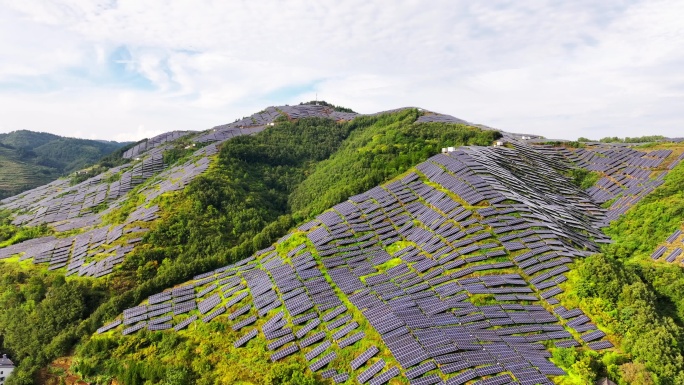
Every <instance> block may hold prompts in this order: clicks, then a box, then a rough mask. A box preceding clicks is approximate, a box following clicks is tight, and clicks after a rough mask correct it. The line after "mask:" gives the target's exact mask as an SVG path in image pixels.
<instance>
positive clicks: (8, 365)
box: [0, 354, 14, 385]
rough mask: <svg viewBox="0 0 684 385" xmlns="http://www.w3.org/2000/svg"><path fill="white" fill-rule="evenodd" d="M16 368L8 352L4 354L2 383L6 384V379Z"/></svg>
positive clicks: (0, 384) (0, 360) (0, 381)
mask: <svg viewBox="0 0 684 385" xmlns="http://www.w3.org/2000/svg"><path fill="white" fill-rule="evenodd" d="M13 370H14V362H12V360H10V359H9V358H7V354H3V355H2V358H0V385H4V384H5V380H6V379H7V377H9V375H10V374H11V373H12V371H13Z"/></svg>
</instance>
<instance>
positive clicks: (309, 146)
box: [0, 102, 684, 384]
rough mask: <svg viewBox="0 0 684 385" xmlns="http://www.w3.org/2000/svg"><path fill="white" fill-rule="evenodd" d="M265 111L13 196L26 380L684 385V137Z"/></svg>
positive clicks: (147, 144) (16, 314)
mask: <svg viewBox="0 0 684 385" xmlns="http://www.w3.org/2000/svg"><path fill="white" fill-rule="evenodd" d="M653 138H655V139H657V140H658V141H657V142H651V143H648V144H643V143H640V144H638V145H632V144H629V143H624V142H626V141H619V140H615V141H610V142H607V141H606V142H561V141H546V140H544V139H543V138H540V137H539V136H536V135H533V134H515V133H509V132H505V131H502V130H497V129H493V128H490V127H487V126H485V125H481V124H474V123H470V122H467V121H465V120H462V119H459V118H456V117H454V116H450V115H445V114H441V113H435V112H430V111H425V110H422V109H419V108H400V109H396V110H392V111H385V112H380V113H377V114H370V115H361V114H357V113H355V112H353V111H352V110H351V109H348V108H344V107H339V106H334V105H332V104H328V103H319V104H317V103H316V102H314V103H306V104H301V105H298V106H277V107H268V108H266V109H264V110H262V111H260V112H258V113H256V114H254V115H252V116H250V117H247V118H243V119H238V120H236V121H235V122H233V123H230V124H226V125H221V126H217V127H214V128H211V129H208V130H204V131H198V132H193V131H187V132H169V133H166V134H163V135H160V136H158V137H155V138H150V139H148V140H144V141H141V142H139V143H136V144H134V145H130V146H128V147H127V148H123V149H121V150H120V151H118V152H117V153H116V154H115V155H112V156H110V157H108V159H106V160H105V161H101V162H100V163H99V164H100V165H101V167H102V168H101V169H98V171H101V172H100V173H99V174H97V175H92V176H91V175H88V176H91V177H89V178H88V179H85V180H82V181H79V183H76V184H72V183H70V182H69V181H66V180H57V181H54V182H52V183H49V184H47V185H44V186H41V187H38V188H36V189H33V190H29V191H26V192H24V193H21V194H18V195H15V196H12V197H8V198H6V199H3V200H1V201H0V230H1V231H0V259H2V263H0V275H1V277H0V278H1V279H2V280H3V282H4V283H5V285H4V287H3V288H2V290H3V292H2V293H1V294H2V295H0V301H1V305H2V306H0V309H2V310H0V337H2V338H1V339H0V341H1V344H2V346H0V347H1V348H2V349H3V350H6V351H8V352H9V353H10V356H11V358H12V359H13V360H14V361H15V362H18V363H19V367H18V369H17V371H16V372H15V373H14V374H13V376H12V377H10V379H9V380H8V381H9V382H8V383H14V384H24V383H31V382H45V383H55V384H56V383H59V382H60V381H64V382H66V383H69V384H72V383H76V382H77V381H80V380H83V381H88V382H97V383H112V382H113V381H114V380H116V382H117V383H124V384H143V383H165V384H184V383H199V384H209V383H225V384H235V383H253V384H262V383H266V384H330V383H347V384H356V383H370V384H382V383H390V384H408V383H410V384H439V383H447V384H506V383H520V384H547V383H558V384H587V383H592V382H594V381H596V380H598V379H599V378H603V377H608V378H610V379H611V380H612V381H615V382H617V383H619V384H630V383H634V384H677V383H680V382H681V381H684V378H682V375H681V373H682V372H684V359H683V354H684V334H683V333H682V328H681V326H682V325H683V324H684V300H682V298H684V296H681V295H680V294H682V293H680V292H681V287H684V274H683V271H682V268H681V266H680V261H681V258H682V255H681V254H682V248H681V239H682V238H683V237H684V235H683V233H682V230H683V227H682V224H683V223H684V188H682V187H681V186H682V185H683V184H682V182H684V180H683V179H684V166H683V165H682V164H681V161H682V159H684V144H682V143H680V142H678V141H674V140H668V139H666V138H662V137H653Z"/></svg>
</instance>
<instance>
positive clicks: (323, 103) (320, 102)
mask: <svg viewBox="0 0 684 385" xmlns="http://www.w3.org/2000/svg"><path fill="white" fill-rule="evenodd" d="M307 104H308V105H312V106H313V105H319V106H326V107H330V108H332V109H333V110H335V111H337V112H351V113H355V111H354V110H352V109H351V108H347V107H342V106H336V105H334V104H330V103H328V102H326V101H325V100H312V101H310V102H302V103H299V105H300V106H302V105H307Z"/></svg>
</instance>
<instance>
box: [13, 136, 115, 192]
mask: <svg viewBox="0 0 684 385" xmlns="http://www.w3.org/2000/svg"><path fill="white" fill-rule="evenodd" d="M125 144H126V143H117V142H107V141H100V140H85V139H74V138H64V137H61V136H57V135H53V134H48V133H44V132H32V131H26V130H21V131H14V132H10V133H8V134H0V169H2V173H1V174H0V199H2V198H6V197H9V196H12V195H16V194H18V193H20V192H22V191H25V190H28V189H31V188H34V187H37V186H40V185H43V184H46V183H49V182H51V181H53V180H55V179H57V178H58V177H60V176H63V175H67V174H70V173H72V172H74V171H77V170H80V169H82V168H85V167H87V166H89V165H91V164H93V163H95V162H96V161H97V160H98V159H100V158H102V157H103V156H104V155H106V154H109V153H111V152H112V151H114V150H116V149H118V148H120V147H122V146H124V145H125Z"/></svg>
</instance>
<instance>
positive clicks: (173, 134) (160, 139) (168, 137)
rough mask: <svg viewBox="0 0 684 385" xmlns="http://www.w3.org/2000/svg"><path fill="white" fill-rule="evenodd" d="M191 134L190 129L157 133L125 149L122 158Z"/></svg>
mask: <svg viewBox="0 0 684 385" xmlns="http://www.w3.org/2000/svg"><path fill="white" fill-rule="evenodd" d="M189 134H192V131H170V132H165V133H163V134H161V135H157V136H155V137H153V138H150V139H147V140H145V141H144V142H142V143H139V144H137V145H135V146H134V147H132V148H130V149H128V150H126V151H125V152H124V153H123V155H122V158H124V159H131V158H135V157H138V156H140V155H142V154H144V153H145V152H147V151H149V150H152V149H154V148H157V147H159V146H160V145H162V144H164V143H166V142H171V141H173V140H176V139H178V138H181V137H183V136H186V135H189Z"/></svg>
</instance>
